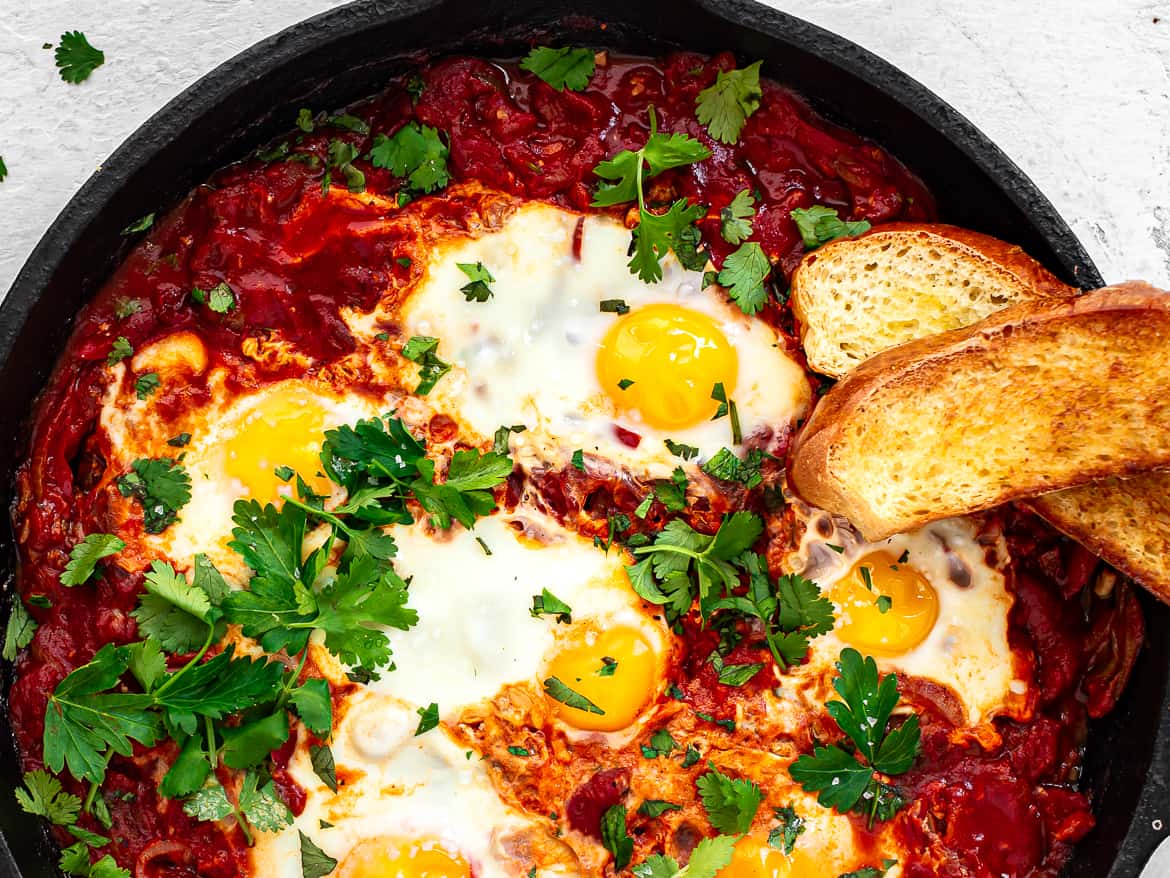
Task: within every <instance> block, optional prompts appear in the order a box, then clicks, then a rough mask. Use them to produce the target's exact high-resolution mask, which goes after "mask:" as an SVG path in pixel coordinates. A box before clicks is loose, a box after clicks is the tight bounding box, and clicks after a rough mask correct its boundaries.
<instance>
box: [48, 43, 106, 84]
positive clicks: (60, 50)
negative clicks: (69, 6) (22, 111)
mask: <svg viewBox="0 0 1170 878" xmlns="http://www.w3.org/2000/svg"><path fill="white" fill-rule="evenodd" d="M53 60H54V61H55V62H56V64H57V68H58V72H59V73H60V74H61V78H62V79H63V80H65V81H66V82H70V83H73V84H74V85H76V84H77V83H79V82H85V80H87V79H89V75H90V74H91V73H93V72H94V71H95V70H96V69H97V68H99V67H101V66H102V65H103V64H105V63H106V55H105V53H104V52H102V50H101V49H95V48H94V47H93V46H91V45H90V44H89V40H87V39H86V38H85V34H83V33H82V32H81V31H79V30H75V31H66V32H65V33H63V34H61V42H60V43H59V44H58V45H57V49H56V51H55V52H53Z"/></svg>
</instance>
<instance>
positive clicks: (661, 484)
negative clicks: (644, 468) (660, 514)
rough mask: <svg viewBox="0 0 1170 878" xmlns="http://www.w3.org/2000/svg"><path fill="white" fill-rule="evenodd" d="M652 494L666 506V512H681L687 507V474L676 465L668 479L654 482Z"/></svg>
mask: <svg viewBox="0 0 1170 878" xmlns="http://www.w3.org/2000/svg"><path fill="white" fill-rule="evenodd" d="M654 496H655V497H656V498H657V499H658V501H659V502H660V503H661V504H662V505H663V506H665V507H666V511H667V512H682V511H683V510H684V509H686V508H687V474H686V471H685V470H683V468H682V467H681V466H676V467H675V468H674V472H673V473H671V476H670V480H669V481H657V482H655V483H654Z"/></svg>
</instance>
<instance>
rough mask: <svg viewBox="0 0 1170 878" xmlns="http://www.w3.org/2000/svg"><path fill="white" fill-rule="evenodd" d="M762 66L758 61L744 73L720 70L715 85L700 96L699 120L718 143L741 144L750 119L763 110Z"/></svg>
mask: <svg viewBox="0 0 1170 878" xmlns="http://www.w3.org/2000/svg"><path fill="white" fill-rule="evenodd" d="M761 64H763V62H762V61H756V62H755V63H754V64H749V65H748V66H747V67H744V68H741V69H737V70H720V71H719V75H718V76H717V77H716V78H715V82H714V84H712V85H710V86H708V87H707V88H705V89H703V90H702V91H701V92H699V95H698V97H697V98H696V99H695V116H696V118H698V120H699V121H700V122H701V123H702V124H704V125H706V126H707V131H708V133H710V135H711V136H712V137H713V138H715V139H716V140H719V141H722V142H723V143H726V144H732V143H735V142H737V141H738V140H739V135H740V132H741V131H742V130H743V124H744V122H746V121H747V118H748V116H750V115H751V114H752V113H754V112H755V111H756V110H758V109H759V108H760V99H761V98H762V97H763V91H762V90H761V88H760V65H761Z"/></svg>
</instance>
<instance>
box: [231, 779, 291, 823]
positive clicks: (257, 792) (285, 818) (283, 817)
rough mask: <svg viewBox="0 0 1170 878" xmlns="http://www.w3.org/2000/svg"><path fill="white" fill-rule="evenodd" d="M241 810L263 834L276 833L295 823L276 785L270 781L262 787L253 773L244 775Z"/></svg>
mask: <svg viewBox="0 0 1170 878" xmlns="http://www.w3.org/2000/svg"><path fill="white" fill-rule="evenodd" d="M239 809H240V811H242V812H243V815H244V817H245V818H247V820H248V822H249V823H251V824H252V825H253V826H254V827H256V828H257V829H259V830H261V831H262V832H276V831H278V830H280V829H281V828H283V827H285V826H288V825H290V824H291V823H292V822H293V815H292V812H291V811H289V809H288V806H287V805H286V804H284V802H282V801H281V800H280V797H279V796H277V794H276V786H275V784H273V782H272V781H271V780H270V781H268V782H267V783H266V784H264V785H263V786H261V785H260V783H259V778H258V777H257V776H256V773H255V772H252V771H250V772H248V773H247V774H246V775H244V783H243V785H242V786H241V787H240V795H239Z"/></svg>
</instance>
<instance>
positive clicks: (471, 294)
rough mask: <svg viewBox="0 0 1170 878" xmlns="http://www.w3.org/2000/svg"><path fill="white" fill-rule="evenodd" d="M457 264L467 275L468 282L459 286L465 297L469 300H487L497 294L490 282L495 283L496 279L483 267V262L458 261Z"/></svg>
mask: <svg viewBox="0 0 1170 878" xmlns="http://www.w3.org/2000/svg"><path fill="white" fill-rule="evenodd" d="M455 265H456V266H457V267H458V268H459V270H460V271H462V272H463V273H464V274H465V275H467V280H468V283H466V284H464V285H463V286H461V287H460V288H459V292H461V293H463V298H464V299H466V300H467V301H468V302H486V301H487V300H488V299H490V298H491V297H492V296H494V295H495V293H494V292H493V291H492V289H491V287H489V286H488V284H494V283H495V282H496V279H495V278H494V277H492V273H491V272H490V271H488V270H487V269H486V268H484V267H483V263H482V262H456V263H455Z"/></svg>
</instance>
